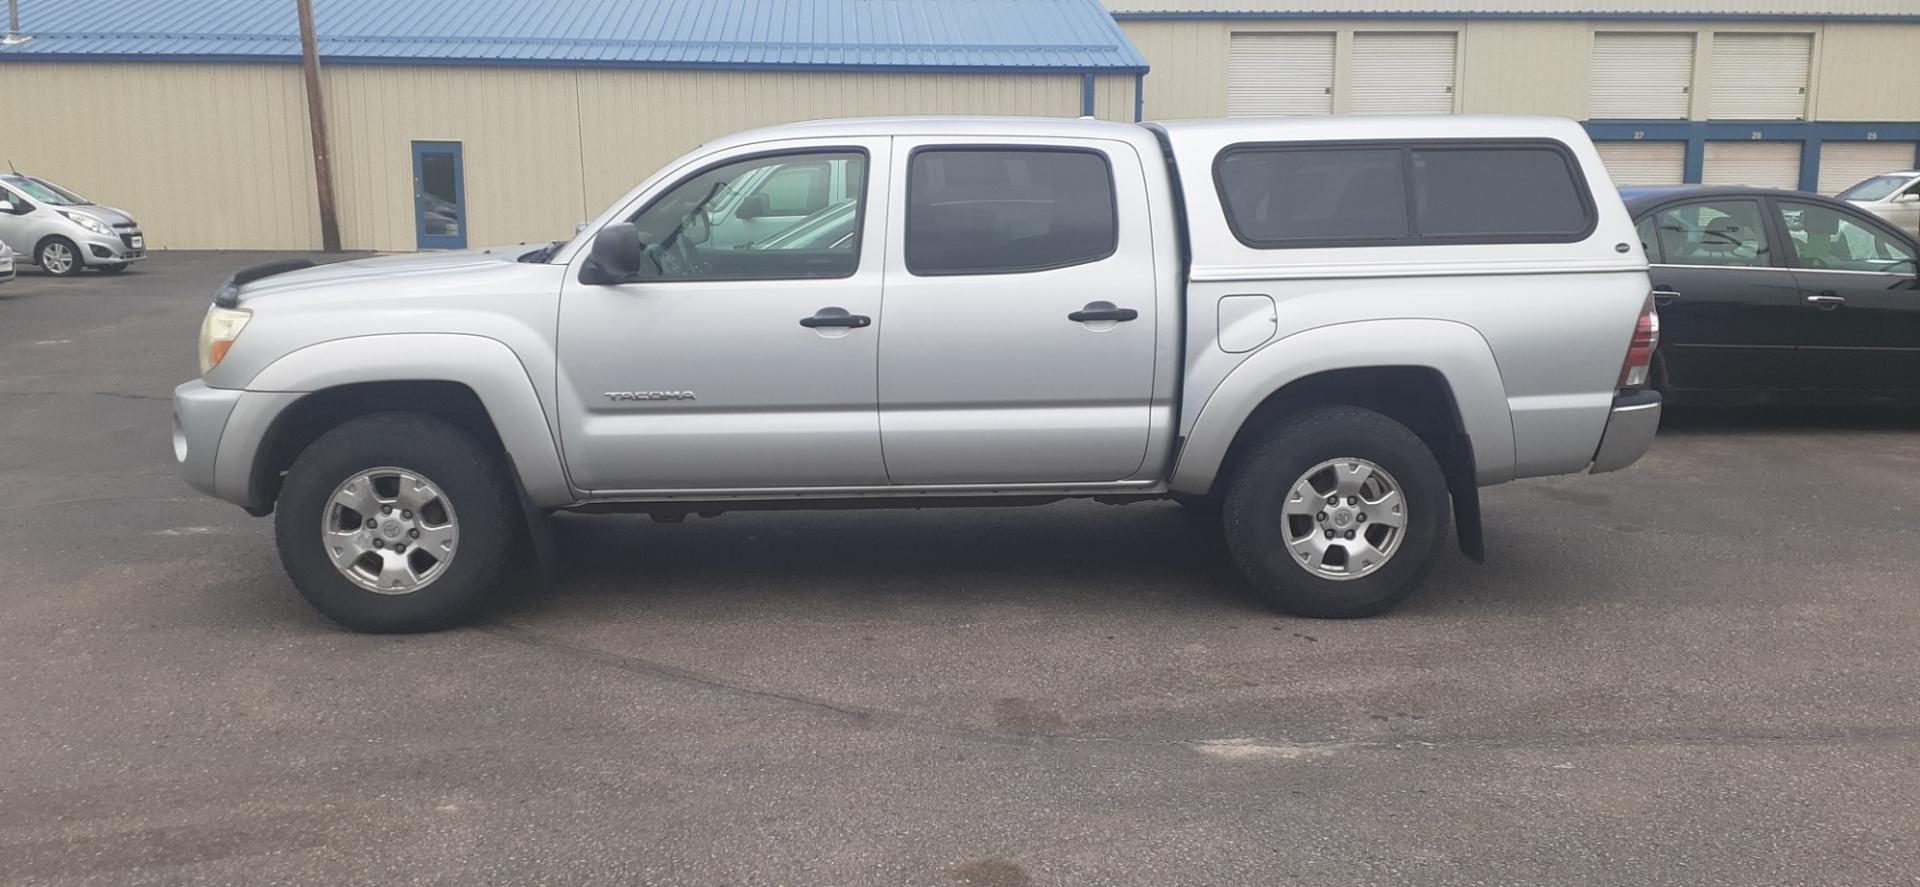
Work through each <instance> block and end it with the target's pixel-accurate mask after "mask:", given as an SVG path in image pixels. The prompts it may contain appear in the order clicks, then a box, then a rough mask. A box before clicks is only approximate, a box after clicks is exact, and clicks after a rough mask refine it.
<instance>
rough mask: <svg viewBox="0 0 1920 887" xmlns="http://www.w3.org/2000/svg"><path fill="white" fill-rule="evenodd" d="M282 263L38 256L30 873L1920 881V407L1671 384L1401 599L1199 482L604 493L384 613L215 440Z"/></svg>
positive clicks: (3, 400)
mask: <svg viewBox="0 0 1920 887" xmlns="http://www.w3.org/2000/svg"><path fill="white" fill-rule="evenodd" d="M270 258H274V256H267V255H261V254H191V253H162V254H159V255H157V256H156V257H155V258H153V259H152V260H151V261H149V262H147V263H145V264H143V265H141V266H139V267H138V268H136V269H135V270H133V271H132V272H130V273H128V274H125V275H121V276H119V277H115V278H108V277H103V276H99V275H91V274H89V275H85V276H82V277H80V278H78V279H73V280H56V279H53V278H49V277H46V276H44V275H41V274H39V273H38V272H35V271H32V270H25V271H22V273H21V275H20V278H19V279H18V280H17V281H15V282H12V283H7V284H0V411H3V412H0V415H4V421H0V882H6V883H20V884H42V883H47V884H81V883H154V884H173V883H177V884H249V885H255V884H275V883H289V884H291V883H300V884H323V883H324V884H346V883H366V884H372V883H406V884H449V885H473V884H495V883H554V884H560V883H630V884H740V885H763V884H764V885H773V884H785V885H855V884H860V885H865V884H874V885H921V884H927V885H952V884H974V885H996V887H1012V885H1025V884H1036V885H1038V884H1059V885H1079V884H1141V885H1201V884H1261V885H1274V884H1313V885H1330V884H1381V885H1425V884H1515V885H1520V884H1526V885H1540V884H1583V885H1585V884H1596V885H1597V884H1618V885H1634V887H1640V885H1648V884H1680V883H1685V884H1730V885H1736V884H1737V885H1749V887H1751V885H1807V884H1844V885H1883V884H1913V883H1920V878H1916V877H1915V875H1916V873H1920V841H1916V840H1915V836H1916V835H1920V690H1917V689H1916V688H1917V687H1920V682H1916V678H1920V661H1917V660H1920V644H1916V635H1917V634H1920V633H1917V632H1916V628H1917V627H1920V419H1916V418H1915V417H1913V416H1911V415H1899V414H1893V415H1889V414H1885V413H1881V412H1875V411H1862V412H1851V413H1850V412H1835V413H1820V414H1806V413H1798V414H1793V415H1787V416H1774V415H1769V414H1766V413H1738V414H1705V415H1695V414H1684V413H1683V414H1679V415H1677V416H1670V419H1672V420H1674V421H1671V422H1670V423H1669V424H1670V427H1669V428H1667V429H1664V430H1663V432H1662V435H1661V437H1660V439H1659V441H1658V442H1657V443H1656V445H1655V448H1654V450H1653V452H1652V453H1651V454H1650V455H1649V456H1648V457H1647V458H1646V459H1645V460H1644V461H1642V463H1641V464H1640V465H1638V466H1636V467H1634V468H1632V469H1630V470H1628V471H1626V472H1622V473H1619V474H1614V475H1607V476H1602V477H1590V478H1567V479H1554V480H1543V481H1527V482H1521V483H1516V484H1510V485H1507V486H1504V487H1499V488H1495V489H1491V490H1487V491H1486V496H1485V507H1486V511H1487V524H1488V526H1487V532H1488V547H1489V557H1488V564H1487V565H1486V566H1484V567H1477V566H1474V565H1472V564H1469V563H1467V562H1466V561H1464V560H1463V559H1461V558H1459V557H1458V556H1457V555H1451V554H1450V555H1449V556H1448V557H1447V558H1446V559H1445V560H1444V561H1443V563H1442V565H1441V567H1440V568H1439V569H1438V570H1437V571H1436V573H1435V575H1434V577H1433V579H1432V580H1431V581H1430V583H1429V585H1428V587H1427V589H1426V591H1425V592H1424V593H1422V594H1421V595H1420V596H1419V597H1417V598H1415V599H1414V600H1413V601H1411V602H1409V604H1407V605H1406V606H1404V607H1402V608H1401V609H1400V610H1398V611H1396V612H1395V613H1393V614H1392V615H1390V616H1387V617H1385V618H1380V619H1375V620H1370V621H1360V622H1341V623H1328V622H1310V621H1305V620H1298V619H1291V618H1286V617H1282V616H1277V615H1275V614H1273V613H1270V612H1267V611H1264V610H1262V609H1261V608H1260V607H1258V606H1257V605H1255V604H1254V603H1252V602H1251V601H1250V600H1249V599H1248V598H1247V597H1246V596H1245V595H1244V594H1243V593H1242V592H1241V591H1240V589H1239V587H1238V583H1237V580H1236V579H1235V577H1234V576H1233V575H1232V574H1231V572H1230V570H1229V568H1228V567H1227V565H1226V563H1225V560H1224V557H1223V555H1222V553H1221V552H1220V551H1218V550H1217V548H1216V544H1215V543H1214V542H1213V541H1212V539H1211V537H1210V536H1209V535H1208V534H1207V533H1205V532H1203V531H1195V530H1194V529H1193V528H1192V527H1191V526H1189V524H1188V521H1187V519H1186V517H1185V516H1184V515H1183V514H1182V510H1181V509H1180V508H1178V507H1177V506H1174V505H1171V504H1149V505H1129V506H1124V507H1115V506H1103V505H1096V504H1090V503H1088V504H1079V503H1070V504H1059V505H1052V506H1046V507H1040V508H1025V509H983V510H971V511H927V512H914V511H897V512H871V513H843V512H826V513H804V512H800V513H765V514H751V513H741V514H728V515H725V516H722V517H720V518H717V519H711V520H701V519H694V520H690V521H689V522H687V523H686V524H683V525H677V526H674V525H660V524H655V523H653V522H651V521H649V520H647V519H645V518H637V517H636V518H629V517H576V516H566V517H562V518H561V519H560V520H558V522H557V523H558V529H557V534H558V537H559V538H558V544H559V549H560V551H561V553H562V555H563V556H564V557H565V558H566V559H567V560H568V563H569V566H568V577H567V581H566V582H564V583H563V584H562V585H561V586H559V587H558V588H555V589H550V590H528V591H527V592H525V593H524V594H522V595H520V596H519V597H517V598H516V599H514V600H513V601H511V602H508V603H507V604H505V605H503V606H502V608H501V609H500V610H499V611H498V612H497V613H496V614H495V615H494V616H493V618H492V619H490V620H489V621H487V622H486V623H484V624H481V625H478V626H475V627H472V628H467V629H462V630H456V631H450V632H446V633H441V634H436V635H428V636H416V637H368V636H360V635H354V634H349V633H347V632H344V631H342V630H339V629H336V628H335V627H333V626H332V625H331V624H330V623H328V622H326V621H324V620H323V619H322V618H321V617H320V616H318V615H317V614H315V613H314V612H313V611H311V610H309V609H308V608H307V606H306V605H305V604H304V603H303V602H302V601H301V600H300V599H299V598H298V597H297V596H296V594H295V593H294V591H293V589H292V587H291V585H290V584H289V583H288V581H287V580H286V579H285V578H284V576H283V575H282V573H281V571H280V567H279V563H278V561H277V559H276V556H275V554H274V551H273V544H272V534H271V527H270V523H269V522H268V521H263V520H255V519H253V518H250V517H247V516H246V515H245V514H243V513H242V512H241V511H240V510H239V509H237V508H234V507H232V506H229V505H226V504H223V503H220V502H216V501H214V500H211V499H206V498H202V497H200V496H198V495H197V494H194V493H193V492H191V491H190V490H188V489H187V488H186V487H185V486H184V485H182V484H181V483H180V481H179V480H178V479H177V478H176V477H175V475H174V465H173V460H172V454H171V450H170V447H169V443H168V422H169V415H170V408H169V405H168V397H169V395H170V391H171V388H172V386H173V385H175V384H176V383H178V382H180V381H183V380H185V379H187V378H189V377H191V376H192V375H193V372H194V357H193V344H194V343H193V338H194V332H195V329H196V326H197V324H198V321H199V317H200V314H201V312H202V311H203V310H204V308H205V305H206V303H207V301H208V299H209V298H210V297H211V295H212V294H213V292H214V290H215V288H216V287H217V286H218V284H219V282H220V280H221V279H222V278H223V277H224V276H225V275H226V274H227V273H229V272H231V271H232V270H233V269H235V268H237V267H239V266H242V265H247V264H252V263H255V262H260V261H266V260H267V259H270Z"/></svg>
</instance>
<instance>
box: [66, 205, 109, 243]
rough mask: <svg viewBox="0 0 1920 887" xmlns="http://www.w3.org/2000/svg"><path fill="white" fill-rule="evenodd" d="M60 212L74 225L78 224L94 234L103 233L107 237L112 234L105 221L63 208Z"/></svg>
mask: <svg viewBox="0 0 1920 887" xmlns="http://www.w3.org/2000/svg"><path fill="white" fill-rule="evenodd" d="M60 214H61V215H63V216H66V217H67V218H68V219H69V220H71V221H72V222H73V223H74V224H75V225H79V226H80V227H82V228H85V229H87V230H88V231H92V232H93V233H95V234H105V235H107V236H108V237H112V236H113V229H112V228H110V227H107V223H106V222H102V221H100V220H99V219H96V218H94V217H92V216H90V215H87V214H86V213H73V212H67V211H66V210H64V209H63V210H61V211H60Z"/></svg>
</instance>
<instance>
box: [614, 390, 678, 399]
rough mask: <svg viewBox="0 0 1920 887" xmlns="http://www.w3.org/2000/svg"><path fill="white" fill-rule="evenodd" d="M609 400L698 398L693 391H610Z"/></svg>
mask: <svg viewBox="0 0 1920 887" xmlns="http://www.w3.org/2000/svg"><path fill="white" fill-rule="evenodd" d="M606 394H607V399H608V400H698V399H699V398H696V397H694V396H693V392H691V391H609V392H607V393H606Z"/></svg>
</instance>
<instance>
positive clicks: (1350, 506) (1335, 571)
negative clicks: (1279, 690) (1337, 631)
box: [1223, 407, 1450, 619]
mask: <svg viewBox="0 0 1920 887" xmlns="http://www.w3.org/2000/svg"><path fill="white" fill-rule="evenodd" d="M1449 502H1450V500H1449V498H1448V494H1447V481H1446V476H1445V475H1444V474H1443V473H1442V472H1441V469H1440V463H1439V462H1438V461H1437V460H1435V459H1434V457H1433V453H1432V452H1431V451H1429V450H1428V449H1427V446H1426V444H1425V443H1423V442H1422V441H1421V440H1420V437H1419V435H1417V434H1414V433H1413V431H1412V430H1411V429H1409V428H1407V426H1405V425H1402V424H1400V423H1399V422H1396V421H1394V420H1393V419H1391V418H1389V417H1387V416H1384V415H1382V414H1380V413H1377V412H1374V411H1372V410H1366V409H1361V408H1358V407H1323V408H1318V409H1313V410H1309V411H1307V412H1304V413H1301V414H1299V415H1297V416H1293V417H1291V418H1289V419H1287V420H1286V421H1285V422H1283V423H1282V424H1281V425H1280V426H1279V427H1278V428H1277V429H1275V430H1274V431H1273V432H1272V433H1270V434H1269V435H1267V437H1266V438H1265V439H1264V440H1261V441H1258V442H1257V443H1256V444H1255V445H1254V447H1253V449H1252V451H1251V452H1249V453H1248V454H1247V455H1246V458H1245V459H1244V460H1243V461H1242V463H1241V468H1240V469H1239V470H1238V471H1237V472H1236V473H1235V475H1234V477H1233V480H1232V484H1231V486H1230V487H1229V489H1228V491H1227V496H1226V501H1225V507H1224V509H1223V512H1224V514H1223V520H1224V522H1225V526H1226V537H1227V547H1228V550H1229V551H1231V552H1232V554H1233V559H1234V561H1235V563H1237V564H1238V565H1239V567H1240V571H1241V572H1242V573H1243V574H1245V575H1246V577H1247V579H1248V580H1249V581H1250V582H1252V583H1253V586H1254V588H1255V589H1256V590H1257V591H1258V592H1259V593H1260V595H1261V596H1262V597H1263V598H1265V599H1266V600H1267V601H1268V602H1269V603H1272V604H1273V605H1274V606H1276V607H1279V608H1280V609H1282V610H1285V611H1287V612H1289V613H1293V614H1295V615H1299V616H1310V617H1313V618H1318V619H1351V618H1358V617H1364V616H1373V615H1377V614H1380V613H1384V612H1386V611H1387V610H1389V609H1392V608H1393V606H1394V605H1395V604H1398V603H1399V602H1400V601H1402V600H1405V599H1406V598H1407V596H1408V595H1411V594H1412V593H1413V592H1414V591H1415V590H1416V589H1417V588H1419V586H1420V583H1421V581H1422V580H1423V579H1425V578H1426V576H1427V572H1428V571H1429V570H1431V569H1433V563H1434V559H1435V558H1436V557H1437V556H1438V555H1439V553H1440V548H1441V542H1442V540H1443V537H1444V536H1445V535H1446V530H1447V512H1448V507H1449Z"/></svg>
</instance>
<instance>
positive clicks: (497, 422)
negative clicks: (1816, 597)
mask: <svg viewBox="0 0 1920 887" xmlns="http://www.w3.org/2000/svg"><path fill="white" fill-rule="evenodd" d="M386 381H422V382H454V383H458V384H461V385H465V386H467V387H468V388H469V389H472V391H473V393H474V394H475V395H477V396H478V397H479V398H480V403H481V405H482V406H484V407H486V410H487V415H488V417H489V418H490V419H491V420H492V422H493V428H494V432H495V433H496V434H498V435H499V436H500V443H501V444H502V445H503V446H504V447H505V448H506V451H507V458H508V459H510V460H511V461H512V466H511V467H512V469H513V471H514V472H515V473H516V474H517V475H518V476H519V479H520V483H521V485H522V487H523V488H524V489H525V490H526V493H527V496H528V498H529V499H530V500H531V501H532V502H533V503H534V504H535V505H537V506H540V507H557V506H561V505H568V504H571V503H572V502H573V501H574V500H575V499H576V498H577V497H576V496H575V495H574V492H573V489H572V486H571V485H570V484H569V483H568V482H567V475H566V470H565V468H564V467H563V465H562V462H561V459H560V447H559V444H558V443H557V442H556V441H555V440H554V435H553V425H552V423H551V422H550V421H549V417H548V416H547V413H546V409H545V408H544V407H543V406H542V405H541V403H540V396H539V394H538V392H536V391H535V389H534V386H533V379H532V378H531V377H530V376H529V375H528V374H527V370H526V367H525V365H523V364H522V363H521V362H520V358H519V357H518V356H517V355H516V354H514V352H513V349H512V348H509V347H508V346H507V345H506V344H505V343H503V342H501V341H499V340H498V339H492V338H488V337H486V336H474V335H465V334H458V333H392V334H381V335H371V336H355V337H352V338H346V339H333V340H330V341H326V342H319V343H316V344H313V345H308V346H306V347H305V348H301V349H299V350H297V351H293V352H291V353H289V354H286V355H285V356H283V357H281V358H280V359H278V360H275V361H274V362H273V363H271V364H268V365H267V367H266V368H265V369H263V370H261V371H260V372H259V373H258V374H257V375H255V376H254V377H253V379H252V381H250V382H248V383H247V386H246V388H247V391H249V392H255V393H265V392H272V393H310V392H314V391H320V390H323V389H327V388H334V387H337V386H340V385H351V384H355V383H365V382H386ZM295 399H296V398H274V399H266V398H254V400H257V401H260V402H261V403H262V404H273V405H274V409H275V411H276V412H278V410H279V409H284V408H285V406H287V405H289V404H291V402H292V401H293V400H295ZM267 418H271V417H267ZM253 424H254V425H255V426H256V427H259V428H261V429H263V430H264V429H265V428H266V425H267V423H265V422H256V423H253ZM227 443H228V442H227V441H224V440H223V441H222V450H223V453H222V455H223V456H224V455H225V453H224V451H225V448H226V445H227ZM234 443H235V444H236V445H240V444H242V443H244V442H238V441H236V442H234ZM259 443H260V442H259V441H253V442H252V443H251V445H252V446H253V447H254V448H255V449H256V450H257V448H258V446H259ZM235 455H236V456H238V455H240V454H238V453H236V454H235ZM251 461H252V460H251V459H244V460H243V459H239V458H236V459H232V460H229V459H225V458H222V459H220V460H219V462H218V465H219V467H220V468H221V469H224V468H225V467H226V466H227V465H229V464H234V465H235V469H236V470H240V468H239V466H238V464H237V463H241V462H245V463H248V464H250V463H251Z"/></svg>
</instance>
